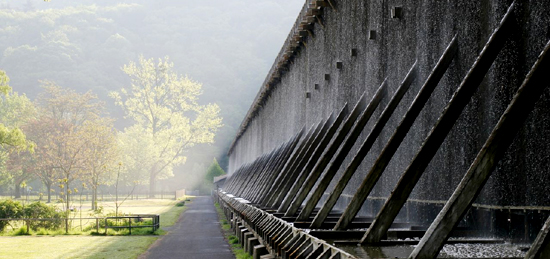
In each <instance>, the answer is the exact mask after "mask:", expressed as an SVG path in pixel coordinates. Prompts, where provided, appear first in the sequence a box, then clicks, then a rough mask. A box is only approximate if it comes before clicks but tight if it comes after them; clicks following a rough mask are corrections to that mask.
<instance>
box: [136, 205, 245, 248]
mask: <svg viewBox="0 0 550 259" xmlns="http://www.w3.org/2000/svg"><path fill="white" fill-rule="evenodd" d="M140 258H141V259H146V258H151V259H152V258H180V259H203V258H204V259H211V258H219V259H234V258H235V256H234V255H233V253H232V252H231V250H230V249H229V245H228V244H227V242H226V241H225V239H224V237H223V235H222V233H221V227H220V222H219V219H218V214H217V212H216V208H215V207H214V203H213V202H212V197H210V196H203V197H196V198H195V199H193V202H191V203H190V204H189V208H187V210H186V211H185V212H183V213H182V214H181V216H180V219H179V220H178V222H177V223H176V224H175V225H174V226H173V227H171V228H170V230H169V232H168V234H166V235H165V236H162V237H161V238H159V239H158V240H157V241H156V242H155V243H154V244H153V246H152V247H151V248H149V250H147V252H146V253H145V254H143V255H142V256H140Z"/></svg>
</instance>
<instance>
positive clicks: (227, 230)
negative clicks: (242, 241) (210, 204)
mask: <svg viewBox="0 0 550 259" xmlns="http://www.w3.org/2000/svg"><path fill="white" fill-rule="evenodd" d="M214 206H216V211H217V212H218V218H220V219H221V220H220V224H221V226H222V232H223V235H224V237H225V239H226V240H227V242H228V243H229V244H230V245H231V251H233V254H235V257H236V258H237V259H252V258H253V257H252V256H251V255H249V254H248V253H247V252H245V251H244V249H243V248H242V247H241V246H240V245H239V239H238V238H237V237H236V236H235V235H233V234H232V232H231V224H229V222H227V220H226V219H225V215H224V214H223V211H222V210H221V208H220V205H219V204H218V203H216V204H214Z"/></svg>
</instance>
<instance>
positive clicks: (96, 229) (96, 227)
mask: <svg viewBox="0 0 550 259" xmlns="http://www.w3.org/2000/svg"><path fill="white" fill-rule="evenodd" d="M95 231H96V232H97V233H98V234H99V219H98V218H96V219H95Z"/></svg>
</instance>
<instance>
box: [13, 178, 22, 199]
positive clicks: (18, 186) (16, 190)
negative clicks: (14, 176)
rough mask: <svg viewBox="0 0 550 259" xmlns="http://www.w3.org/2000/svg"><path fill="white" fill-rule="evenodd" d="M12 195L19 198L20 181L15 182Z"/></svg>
mask: <svg viewBox="0 0 550 259" xmlns="http://www.w3.org/2000/svg"><path fill="white" fill-rule="evenodd" d="M13 196H14V197H15V199H18V198H21V183H17V182H16V183H15V190H14V194H13Z"/></svg>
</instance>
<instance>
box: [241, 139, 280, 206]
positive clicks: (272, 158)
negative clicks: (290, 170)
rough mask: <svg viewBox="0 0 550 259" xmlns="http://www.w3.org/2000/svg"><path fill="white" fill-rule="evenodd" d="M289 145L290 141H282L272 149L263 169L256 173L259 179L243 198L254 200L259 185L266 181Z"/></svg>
mask: <svg viewBox="0 0 550 259" xmlns="http://www.w3.org/2000/svg"><path fill="white" fill-rule="evenodd" d="M287 145H288V143H282V144H281V145H279V147H277V148H276V149H274V150H273V151H272V154H270V155H269V158H268V159H269V161H268V162H267V164H266V166H265V167H264V168H263V169H262V170H261V171H259V172H256V173H255V174H257V175H258V179H257V181H256V182H255V183H254V184H253V185H251V186H250V188H248V192H247V195H243V196H242V198H245V199H247V200H249V201H251V202H254V201H253V196H254V195H255V194H256V192H257V189H258V187H259V186H261V185H262V184H263V183H264V182H265V181H266V178H268V175H269V174H271V173H272V170H273V168H274V167H275V165H276V163H277V162H278V159H279V158H280V156H281V155H282V154H283V152H284V149H285V148H286V146H287Z"/></svg>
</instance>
